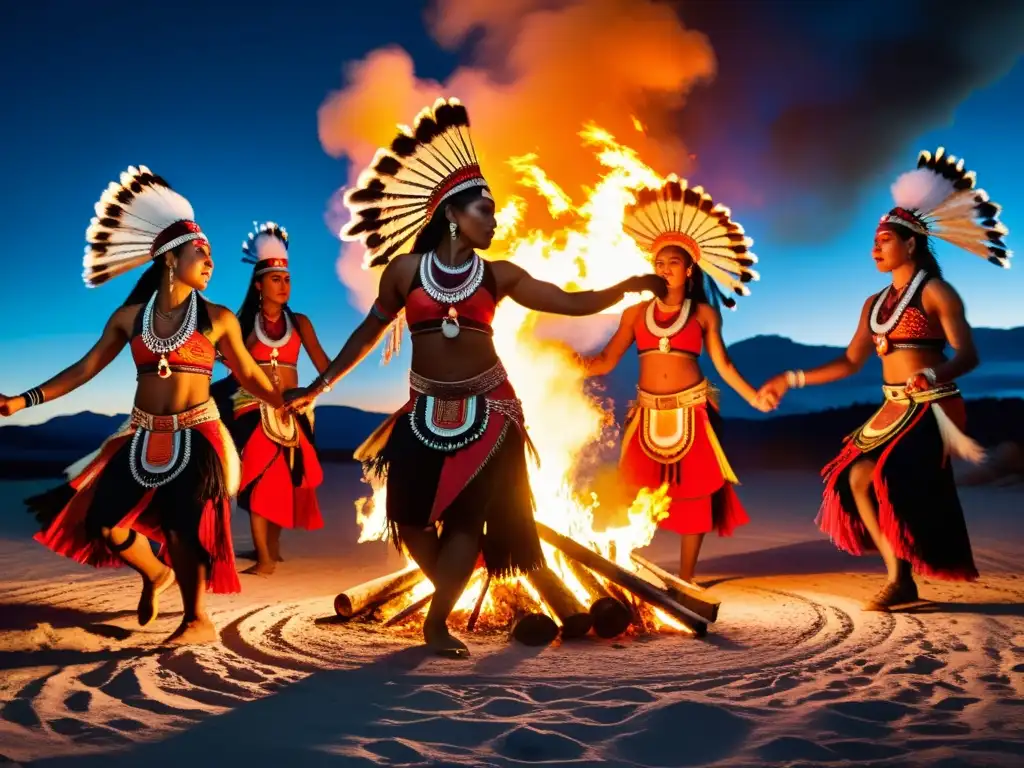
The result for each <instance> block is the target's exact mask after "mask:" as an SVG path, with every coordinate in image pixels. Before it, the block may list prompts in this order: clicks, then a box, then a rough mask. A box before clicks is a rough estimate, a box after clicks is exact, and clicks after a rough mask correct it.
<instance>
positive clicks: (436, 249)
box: [286, 99, 664, 656]
mask: <svg viewBox="0 0 1024 768" xmlns="http://www.w3.org/2000/svg"><path fill="white" fill-rule="evenodd" d="M345 202H346V205H347V206H348V207H349V208H350V209H351V210H352V214H353V219H352V222H351V223H350V224H349V225H348V227H347V228H346V230H345V231H344V232H343V233H342V236H343V238H345V239H346V240H352V241H357V242H360V243H362V244H363V245H364V246H365V247H366V250H367V255H368V258H369V263H370V264H371V265H374V266H384V271H383V273H382V274H381V278H380V288H379V292H378V296H377V300H376V301H375V302H374V304H373V307H372V308H371V310H370V312H369V314H368V315H367V317H366V319H365V320H364V321H363V322H362V324H361V325H360V326H359V327H358V328H357V329H356V330H355V331H354V332H353V334H352V335H351V336H350V337H349V339H348V341H347V342H345V345H344V347H342V349H341V352H339V353H338V356H337V357H336V358H335V359H334V360H333V361H332V362H331V364H330V366H329V367H328V369H327V371H326V372H325V373H323V374H321V376H320V377H319V378H318V379H317V380H316V381H315V383H314V384H313V385H312V386H310V387H308V388H306V389H304V390H300V391H297V392H294V393H286V398H287V399H288V400H289V401H290V405H291V406H292V407H293V408H296V409H300V410H301V409H303V408H305V407H307V406H308V405H309V404H310V403H312V402H313V400H314V399H315V398H316V397H317V395H319V394H320V393H321V392H323V391H325V389H327V388H329V387H330V385H332V384H333V383H334V382H335V381H337V380H338V379H339V378H341V377H342V376H344V375H345V374H346V373H348V371H349V370H351V369H352V367H353V366H355V365H356V364H357V363H358V362H359V361H360V360H362V359H363V357H365V356H366V354H367V353H368V352H369V351H370V350H371V349H372V348H373V347H374V346H375V345H376V344H377V342H378V341H379V340H380V339H381V337H382V336H383V335H384V333H385V331H386V330H387V329H388V327H389V326H390V325H391V324H392V323H393V322H394V321H395V320H396V318H397V316H398V314H399V313H400V312H402V311H403V310H404V313H405V316H406V318H405V319H406V320H407V322H408V325H409V331H410V333H411V335H412V372H411V373H410V376H409V386H410V393H409V401H408V402H407V403H406V405H405V406H403V407H402V408H401V409H400V410H399V411H398V413H396V414H394V416H392V417H391V418H390V419H388V420H387V421H386V422H385V423H384V425H383V426H382V427H381V428H380V429H379V430H378V431H377V432H375V433H374V434H373V435H372V436H371V437H370V438H369V439H368V440H367V441H366V443H364V445H363V446H361V447H360V449H359V450H358V451H357V453H356V456H357V457H358V458H361V459H363V460H364V461H365V463H366V465H367V467H368V468H369V469H370V470H373V471H375V472H376V473H377V474H379V475H380V476H382V477H386V483H387V485H386V488H387V519H388V523H389V529H390V533H391V537H392V539H393V541H394V542H395V543H396V544H397V545H398V546H404V547H405V548H406V549H408V551H409V553H410V554H411V555H412V557H413V558H414V559H415V560H416V562H417V563H418V564H419V565H420V567H421V568H422V569H423V571H424V572H425V573H426V575H427V577H428V578H429V579H430V580H431V581H432V582H433V584H434V587H435V591H434V595H433V598H432V600H431V604H430V610H429V612H428V614H427V619H426V621H425V623H424V625H423V633H424V639H425V640H426V641H427V643H428V644H429V645H430V646H431V647H433V648H434V649H435V650H436V651H437V652H438V653H442V654H445V655H452V656H463V655H466V654H467V653H468V651H467V649H466V646H465V645H464V644H463V643H462V642H461V641H459V640H458V639H456V638H454V637H452V636H451V635H450V634H449V632H448V628H447V619H448V616H449V614H450V613H451V611H452V609H453V608H454V606H455V603H456V601H457V600H458V598H459V596H460V595H461V594H462V590H463V589H464V588H465V585H466V582H467V580H468V579H469V577H470V575H471V573H472V571H473V568H474V566H475V564H476V562H477V557H478V555H479V554H480V551H481V549H482V551H483V556H484V560H485V562H486V565H487V568H488V570H489V571H490V572H491V573H492V574H494V575H497V576H503V575H511V574H514V573H519V572H524V571H529V570H532V569H535V568H537V567H539V566H541V565H542V564H543V562H544V556H543V553H542V552H541V548H540V541H539V540H538V538H537V529H536V526H535V525H534V521H533V495H532V493H531V491H530V484H529V478H528V476H527V465H526V456H525V449H526V448H527V446H529V444H530V443H529V438H528V437H527V432H526V427H525V424H524V418H523V411H522V405H521V404H520V401H519V400H518V398H517V397H516V394H515V391H514V390H513V389H512V385H511V384H510V383H509V381H508V377H507V375H506V373H505V369H504V368H503V367H502V364H501V361H500V360H499V359H498V356H497V353H496V352H495V349H494V343H493V340H492V336H493V330H492V328H491V321H492V320H493V318H494V312H495V308H496V306H497V304H498V302H499V301H501V300H502V299H503V298H505V297H508V298H511V299H512V300H513V301H515V302H517V303H519V304H522V305H523V306H525V307H528V308H530V309H533V310H535V311H538V312H552V313H556V314H563V315H588V314H593V313H595V312H600V311H601V310H603V309H605V308H607V307H610V306H613V305H614V304H615V303H616V302H618V301H620V300H621V299H622V296H623V295H624V294H625V293H626V292H631V291H636V292H639V291H644V290H650V291H662V290H663V287H664V281H663V280H661V279H660V278H658V277H656V276H654V275H644V276H641V277H637V278H631V279H630V280H626V281H623V282H622V283H619V284H618V285H616V286H613V287H611V288H607V289H605V290H601V291H581V292H577V293H567V292H565V291H563V290H561V289H560V288H558V287H557V286H555V285H553V284H551V283H545V282H541V281H540V280H537V279H535V278H533V277H531V276H530V275H528V274H527V273H526V272H525V271H523V270H522V269H521V268H520V267H518V266H516V265H514V264H512V263H509V262H503V261H497V262H490V261H487V260H486V259H484V258H482V257H481V256H480V255H479V254H478V253H477V252H476V250H477V249H479V250H485V249H486V248H488V247H489V246H490V244H491V240H492V239H493V237H494V230H495V227H496V225H497V224H496V221H495V218H494V211H495V208H494V206H495V203H494V198H493V197H492V195H491V192H490V189H488V187H487V182H486V181H485V180H484V177H483V174H482V172H481V170H480V165H479V163H478V162H477V157H476V152H475V149H474V147H473V141H472V138H471V137H470V132H469V116H468V114H467V113H466V109H465V107H463V106H462V105H461V104H459V103H458V102H457V101H455V100H454V99H452V100H439V101H437V102H436V103H435V104H434V105H433V107H431V108H428V109H425V110H423V111H422V112H421V113H420V114H419V116H418V117H417V118H416V123H415V125H414V127H413V129H412V130H409V129H407V128H403V129H401V130H400V133H399V134H398V135H397V136H396V137H395V139H394V140H393V141H392V142H391V145H390V146H389V148H387V149H384V150H380V151H379V152H378V154H377V157H376V158H375V159H374V161H373V165H372V167H371V169H370V170H368V171H366V172H364V174H363V176H362V177H361V178H360V180H359V183H358V185H357V187H356V188H355V189H353V190H351V191H350V192H349V193H348V195H347V196H346V200H345ZM397 337H398V333H397V332H396V333H395V334H394V335H393V339H395V341H397ZM396 349H397V343H392V344H389V346H388V350H389V351H391V352H392V353H393V352H394V351H395V350H396Z"/></svg>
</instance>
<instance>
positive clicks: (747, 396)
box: [697, 304, 775, 411]
mask: <svg viewBox="0 0 1024 768" xmlns="http://www.w3.org/2000/svg"><path fill="white" fill-rule="evenodd" d="M698 307H699V312H700V314H699V315H698V316H697V319H698V320H699V321H700V324H701V327H702V328H703V329H704V343H705V344H706V345H707V349H708V356H709V357H710V358H711V362H712V363H714V366H715V370H716V371H718V375H719V376H721V377H722V380H723V381H725V383H726V384H728V385H729V386H730V387H732V388H733V389H734V390H735V391H736V393H737V394H738V395H739V396H740V397H742V398H743V399H744V400H746V401H747V402H748V403H749V404H750V405H751V406H752V407H754V408H757V409H758V410H759V411H760V410H771V408H772V407H774V405H775V403H774V402H772V403H766V402H763V398H760V397H758V392H757V390H755V389H754V388H753V387H752V386H751V385H750V383H749V382H748V381H747V380H746V379H745V378H743V375H742V374H741V373H740V372H739V369H738V368H737V367H736V364H735V363H733V361H732V358H730V357H729V351H728V350H727V349H726V347H725V341H724V340H723V339H722V313H721V312H719V311H718V309H716V308H715V307H712V306H710V305H709V304H699V305H698Z"/></svg>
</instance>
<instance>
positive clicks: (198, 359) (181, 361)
mask: <svg viewBox="0 0 1024 768" xmlns="http://www.w3.org/2000/svg"><path fill="white" fill-rule="evenodd" d="M131 350H132V360H134V361H135V367H136V369H139V368H141V367H142V366H145V365H156V364H157V363H158V362H160V355H157V354H154V353H153V352H151V351H150V350H149V348H148V347H147V346H146V345H145V344H144V343H143V341H142V336H141V335H139V336H135V337H134V338H133V339H132V342H131ZM216 356H217V351H216V350H215V349H214V348H213V342H211V341H210V340H209V339H208V338H206V336H205V335H204V334H202V333H200V332H199V331H193V332H192V335H191V336H190V337H189V338H188V339H187V340H186V341H185V343H184V344H182V345H181V346H180V347H178V348H177V349H176V350H174V351H173V352H168V353H167V363H168V364H169V365H171V366H175V365H191V366H197V367H199V368H203V369H205V370H208V371H210V372H211V373H212V372H213V363H214V360H215V359H216Z"/></svg>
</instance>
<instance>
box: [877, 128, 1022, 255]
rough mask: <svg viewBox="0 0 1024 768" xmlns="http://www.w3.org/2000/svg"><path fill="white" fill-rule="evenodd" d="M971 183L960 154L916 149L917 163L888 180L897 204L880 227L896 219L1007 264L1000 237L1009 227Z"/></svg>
mask: <svg viewBox="0 0 1024 768" xmlns="http://www.w3.org/2000/svg"><path fill="white" fill-rule="evenodd" d="M975 183H976V179H975V175H974V171H965V170H964V161H963V159H962V158H961V159H960V160H957V158H956V157H954V156H953V155H947V154H946V150H945V149H943V148H942V147H939V148H938V149H937V150H936V152H935V154H934V155H932V153H931V152H927V151H924V152H921V154H920V155H919V156H918V159H917V168H916V169H915V170H913V171H907V172H906V173H904V174H903V175H901V176H900V177H899V178H898V179H896V181H895V182H894V183H893V185H892V196H893V201H894V202H895V203H896V207H895V208H893V209H892V210H891V211H889V212H888V213H887V214H885V216H883V217H882V220H881V222H880V226H881V225H885V224H897V225H899V226H902V227H905V228H907V229H909V230H911V231H912V232H917V233H918V234H921V235H927V236H929V237H938V238H940V239H942V240H945V241H947V242H949V243H952V244H953V245H955V246H957V247H959V248H963V249H964V250H965V251H968V252H970V253H973V254H975V255H976V256H980V257H981V258H983V259H987V260H988V261H990V262H992V263H993V264H995V265H997V266H1000V267H1006V268H1009V266H1010V257H1011V256H1012V255H1013V254H1012V252H1011V251H1008V250H1007V249H1006V243H1005V242H1003V236H1004V235H1006V234H1007V232H1008V230H1007V229H1006V227H1005V226H1003V224H1002V222H1000V221H999V213H1000V211H1001V210H1002V209H1001V208H1000V206H999V205H997V204H996V203H993V202H992V201H991V200H989V199H988V195H987V194H986V193H985V190H983V189H978V188H976V187H975Z"/></svg>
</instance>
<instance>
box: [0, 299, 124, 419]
mask: <svg viewBox="0 0 1024 768" xmlns="http://www.w3.org/2000/svg"><path fill="white" fill-rule="evenodd" d="M137 311H138V307H121V308H119V309H118V310H117V311H116V312H114V314H113V315H111V316H110V319H109V320H107V324H106V326H105V327H104V328H103V334H102V335H101V336H100V338H99V341H97V342H96V344H95V345H93V348H92V349H90V350H89V351H88V352H86V353H85V356H84V357H82V358H81V359H80V360H79V361H78V362H77V363H75V364H74V365H71V366H69V367H67V368H65V369H64V370H63V371H61V372H60V373H58V374H57V375H56V376H54V377H53V378H52V379H48V380H47V381H45V382H43V383H42V384H40V385H39V386H38V387H33V388H32V389H30V390H29V391H28V392H25V393H24V394H23V395H18V396H16V397H5V396H4V395H0V416H13V415H14V414H15V413H17V412H18V411H20V410H21V409H22V408H28V407H30V406H33V405H40V404H41V403H43V402H47V401H50V400H56V399H57V398H58V397H63V396H64V395H66V394H67V393H68V392H73V391H74V390H76V389H78V388H79V387H80V386H82V385H83V384H85V383H86V382H88V381H90V380H91V379H92V378H93V377H95V376H96V374H98V373H99V372H100V371H102V370H103V369H104V368H106V367H107V366H108V365H110V363H111V362H112V361H113V359H114V358H115V357H117V355H118V353H120V351H121V350H122V349H124V347H125V345H126V344H127V343H128V337H129V334H130V332H131V323H132V321H133V320H134V318H135V313H136V312H137Z"/></svg>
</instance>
